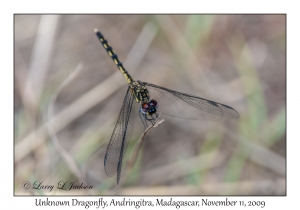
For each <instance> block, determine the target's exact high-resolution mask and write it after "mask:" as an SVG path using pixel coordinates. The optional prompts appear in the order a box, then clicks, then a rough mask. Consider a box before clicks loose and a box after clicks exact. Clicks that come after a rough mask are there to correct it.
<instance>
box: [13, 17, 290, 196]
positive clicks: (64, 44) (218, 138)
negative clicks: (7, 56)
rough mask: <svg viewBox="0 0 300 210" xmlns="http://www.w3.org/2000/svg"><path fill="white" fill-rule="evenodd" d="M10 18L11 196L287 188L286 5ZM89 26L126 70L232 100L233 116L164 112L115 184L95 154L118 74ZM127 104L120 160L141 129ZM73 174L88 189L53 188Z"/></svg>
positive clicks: (102, 143)
mask: <svg viewBox="0 0 300 210" xmlns="http://www.w3.org/2000/svg"><path fill="white" fill-rule="evenodd" d="M14 19H15V27H14V28H15V31H14V33H15V37H14V40H15V43H14V52H15V54H14V59H15V60H14V61H15V62H14V67H15V74H14V75H15V77H14V79H15V81H14V83H15V85H14V104H15V105H14V117H15V119H14V132H15V133H14V136H15V140H14V144H15V154H14V155H15V162H14V164H15V171H14V174H15V177H14V180H15V184H14V187H15V195H285V194H286V16H285V15H15V17H14ZM94 28H98V29H99V30H100V31H101V32H102V33H103V35H104V36H105V37H106V38H107V39H108V41H109V43H110V44H111V46H112V47H113V48H114V51H115V52H116V53H117V54H118V57H119V59H120V60H121V62H123V64H124V66H125V68H126V69H127V71H128V72H129V73H130V74H131V75H132V76H133V78H135V79H139V80H141V81H145V82H149V83H153V84H157V85H160V86H163V87H166V88H169V89H174V90H177V91H179V92H185V93H190V94H193V95H197V96H200V97H203V98H206V99H209V100H212V101H216V102H219V103H223V104H226V105H229V106H231V107H233V108H235V109H236V110H237V111H238V112H239V113H240V116H241V117H240V119H238V120H229V119H226V120H222V121H221V122H217V123H212V122H205V121H196V120H183V119H179V118H172V117H164V119H165V122H164V123H162V124H161V125H160V126H159V127H157V128H155V129H153V130H152V132H151V133H150V134H149V135H148V136H147V139H146V141H145V143H144V144H143V147H142V149H141V151H140V154H139V158H138V160H137V162H136V164H135V166H134V168H133V169H132V170H131V171H126V170H125V168H124V167H123V171H122V174H121V175H122V176H121V184H120V185H118V186H116V176H114V177H112V178H109V177H107V176H106V174H105V171H104V166H103V160H104V155H105V151H106V147H107V145H108V141H109V139H110V135H111V134H112V131H113V128H114V125H115V123H116V121H117V117H118V114H119V111H120V109H121V105H122V102H123V99H124V96H125V92H126V90H127V83H126V81H125V80H124V78H123V76H122V75H121V74H120V73H119V72H118V69H117V67H116V66H115V65H114V63H113V62H112V60H111V58H110V57H109V56H108V55H107V54H106V52H105V50H104V49H103V47H102V46H101V44H100V43H99V41H98V39H97V38H96V36H95V34H94ZM74 72H75V73H74ZM70 75H71V76H70ZM67 78H68V79H67ZM51 98H52V99H51ZM52 109H53V110H52ZM132 114H134V118H135V119H134V120H135V125H134V130H133V134H132V137H131V140H130V143H129V146H128V149H127V152H126V156H125V160H124V161H123V163H126V160H128V159H129V158H130V156H131V154H132V151H133V149H134V146H135V143H136V141H137V140H138V139H139V137H140V135H141V134H142V132H143V127H142V125H141V121H140V119H139V117H138V105H137V104H135V105H134V107H133V112H132ZM49 129H50V130H49ZM48 131H52V134H51V133H50V134H51V135H49V132H48ZM125 165H126V164H123V166H125ZM127 172H128V173H127ZM76 180H77V184H78V185H80V184H81V183H83V185H88V186H91V185H92V186H93V189H89V190H70V191H65V190H60V189H56V186H57V183H58V182H59V181H67V182H71V181H76ZM25 181H29V182H31V183H34V181H39V182H42V185H54V186H55V189H53V190H52V191H51V192H50V191H49V190H48V189H41V190H37V189H32V188H30V189H24V188H23V186H22V184H23V183H24V182H25Z"/></svg>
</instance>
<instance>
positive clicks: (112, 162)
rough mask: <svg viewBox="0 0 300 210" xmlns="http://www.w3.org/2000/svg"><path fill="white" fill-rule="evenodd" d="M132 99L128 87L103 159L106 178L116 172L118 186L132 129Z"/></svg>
mask: <svg viewBox="0 0 300 210" xmlns="http://www.w3.org/2000/svg"><path fill="white" fill-rule="evenodd" d="M133 99H134V96H133V94H132V92H131V91H130V88H129V87H128V90H127V93H126V95H125V98H124V101H123V104H122V108H121V111H120V114H119V117H118V120H117V123H116V125H115V128H114V131H113V133H112V136H111V138H110V141H109V144H108V146H107V149H106V154H105V158H104V168H105V172H106V174H107V176H109V177H111V176H113V175H114V174H115V173H116V172H117V183H118V184H119V180H120V177H121V169H122V159H123V156H124V154H125V150H126V148H127V145H128V142H129V139H130V137H131V133H132V129H133V117H132V116H130V113H131V109H132V104H133Z"/></svg>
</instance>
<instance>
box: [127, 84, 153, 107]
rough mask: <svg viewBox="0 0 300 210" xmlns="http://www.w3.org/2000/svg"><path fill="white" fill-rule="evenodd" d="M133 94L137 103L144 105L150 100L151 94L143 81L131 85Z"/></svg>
mask: <svg viewBox="0 0 300 210" xmlns="http://www.w3.org/2000/svg"><path fill="white" fill-rule="evenodd" d="M129 85H130V89H131V92H132V93H133V94H134V96H135V100H136V102H138V103H140V104H143V103H146V102H148V101H149V100H150V95H149V92H148V90H147V88H146V86H145V85H144V83H142V82H141V81H132V82H131V83H130V84H129Z"/></svg>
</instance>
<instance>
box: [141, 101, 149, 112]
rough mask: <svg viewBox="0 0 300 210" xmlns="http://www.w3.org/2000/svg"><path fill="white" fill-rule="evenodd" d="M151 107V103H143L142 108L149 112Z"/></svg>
mask: <svg viewBox="0 0 300 210" xmlns="http://www.w3.org/2000/svg"><path fill="white" fill-rule="evenodd" d="M149 108H150V105H149V103H143V105H142V110H143V111H144V112H147V111H148V109H149Z"/></svg>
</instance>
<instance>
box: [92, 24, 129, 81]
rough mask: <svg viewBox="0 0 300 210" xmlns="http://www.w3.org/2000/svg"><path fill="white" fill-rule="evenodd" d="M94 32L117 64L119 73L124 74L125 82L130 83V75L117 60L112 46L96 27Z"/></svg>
mask: <svg viewBox="0 0 300 210" xmlns="http://www.w3.org/2000/svg"><path fill="white" fill-rule="evenodd" d="M95 33H96V35H97V37H98V38H99V40H100V42H101V44H102V45H103V47H104V48H105V49H106V52H107V53H108V55H109V56H110V57H111V58H112V60H113V61H114V63H115V64H116V65H117V66H118V68H119V70H120V71H121V73H122V74H123V75H124V77H125V79H126V81H127V83H128V84H130V83H131V82H133V79H132V77H131V76H130V74H129V73H128V72H127V71H126V69H125V68H124V66H123V64H122V63H121V62H120V61H119V59H118V56H117V55H116V54H115V52H114V51H113V49H112V47H111V46H110V45H109V44H108V42H107V40H106V39H105V38H104V36H103V35H102V34H101V33H100V32H99V31H98V29H95Z"/></svg>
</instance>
